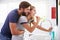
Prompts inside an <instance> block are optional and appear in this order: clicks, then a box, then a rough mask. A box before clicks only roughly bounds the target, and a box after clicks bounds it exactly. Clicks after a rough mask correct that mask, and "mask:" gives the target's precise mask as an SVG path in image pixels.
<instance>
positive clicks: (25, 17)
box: [12, 6, 51, 40]
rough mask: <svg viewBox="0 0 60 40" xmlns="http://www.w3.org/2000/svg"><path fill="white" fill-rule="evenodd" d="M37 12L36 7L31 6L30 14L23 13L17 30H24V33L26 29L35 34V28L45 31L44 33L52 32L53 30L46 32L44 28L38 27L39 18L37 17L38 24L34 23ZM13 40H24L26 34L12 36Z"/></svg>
mask: <svg viewBox="0 0 60 40" xmlns="http://www.w3.org/2000/svg"><path fill="white" fill-rule="evenodd" d="M35 13H36V11H35V7H34V6H31V9H30V13H28V14H26V13H24V12H23V13H22V16H21V17H20V18H19V21H18V23H17V26H18V27H17V29H18V30H22V31H25V29H27V30H28V31H29V32H33V31H34V29H35V28H39V29H41V30H44V31H47V32H48V31H50V30H51V28H50V29H49V30H46V29H44V28H42V27H39V26H38V22H39V20H40V18H39V17H36V21H37V22H34V15H35ZM29 23H30V24H31V23H32V24H33V26H32V27H31V26H30V25H29ZM12 40H24V33H23V34H21V35H12Z"/></svg>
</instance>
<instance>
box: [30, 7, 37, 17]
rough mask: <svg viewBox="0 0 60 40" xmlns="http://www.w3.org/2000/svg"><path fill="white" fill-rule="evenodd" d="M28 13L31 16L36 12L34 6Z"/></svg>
mask: <svg viewBox="0 0 60 40" xmlns="http://www.w3.org/2000/svg"><path fill="white" fill-rule="evenodd" d="M30 14H31V16H32V17H33V16H34V15H35V14H36V10H35V8H33V9H32V10H31V11H30Z"/></svg>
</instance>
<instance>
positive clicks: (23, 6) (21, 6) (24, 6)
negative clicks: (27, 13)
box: [19, 1, 31, 9]
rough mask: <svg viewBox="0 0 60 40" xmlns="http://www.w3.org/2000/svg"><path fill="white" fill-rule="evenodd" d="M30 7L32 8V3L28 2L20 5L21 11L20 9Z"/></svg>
mask: <svg viewBox="0 0 60 40" xmlns="http://www.w3.org/2000/svg"><path fill="white" fill-rule="evenodd" d="M29 6H31V4H30V3H28V2H26V1H22V2H21V3H20V4H19V9H20V8H28V7H29Z"/></svg>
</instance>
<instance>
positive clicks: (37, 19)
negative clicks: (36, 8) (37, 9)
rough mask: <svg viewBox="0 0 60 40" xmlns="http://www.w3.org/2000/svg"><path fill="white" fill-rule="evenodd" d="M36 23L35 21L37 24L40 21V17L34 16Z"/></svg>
mask: <svg viewBox="0 0 60 40" xmlns="http://www.w3.org/2000/svg"><path fill="white" fill-rule="evenodd" d="M36 21H37V24H38V23H39V21H40V17H38V16H36Z"/></svg>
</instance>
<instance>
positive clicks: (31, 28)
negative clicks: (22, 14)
mask: <svg viewBox="0 0 60 40" xmlns="http://www.w3.org/2000/svg"><path fill="white" fill-rule="evenodd" d="M22 25H23V26H24V28H26V29H27V30H28V31H29V32H31V33H32V32H33V31H34V29H35V28H36V27H37V25H34V26H32V27H31V26H29V25H28V24H22Z"/></svg>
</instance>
